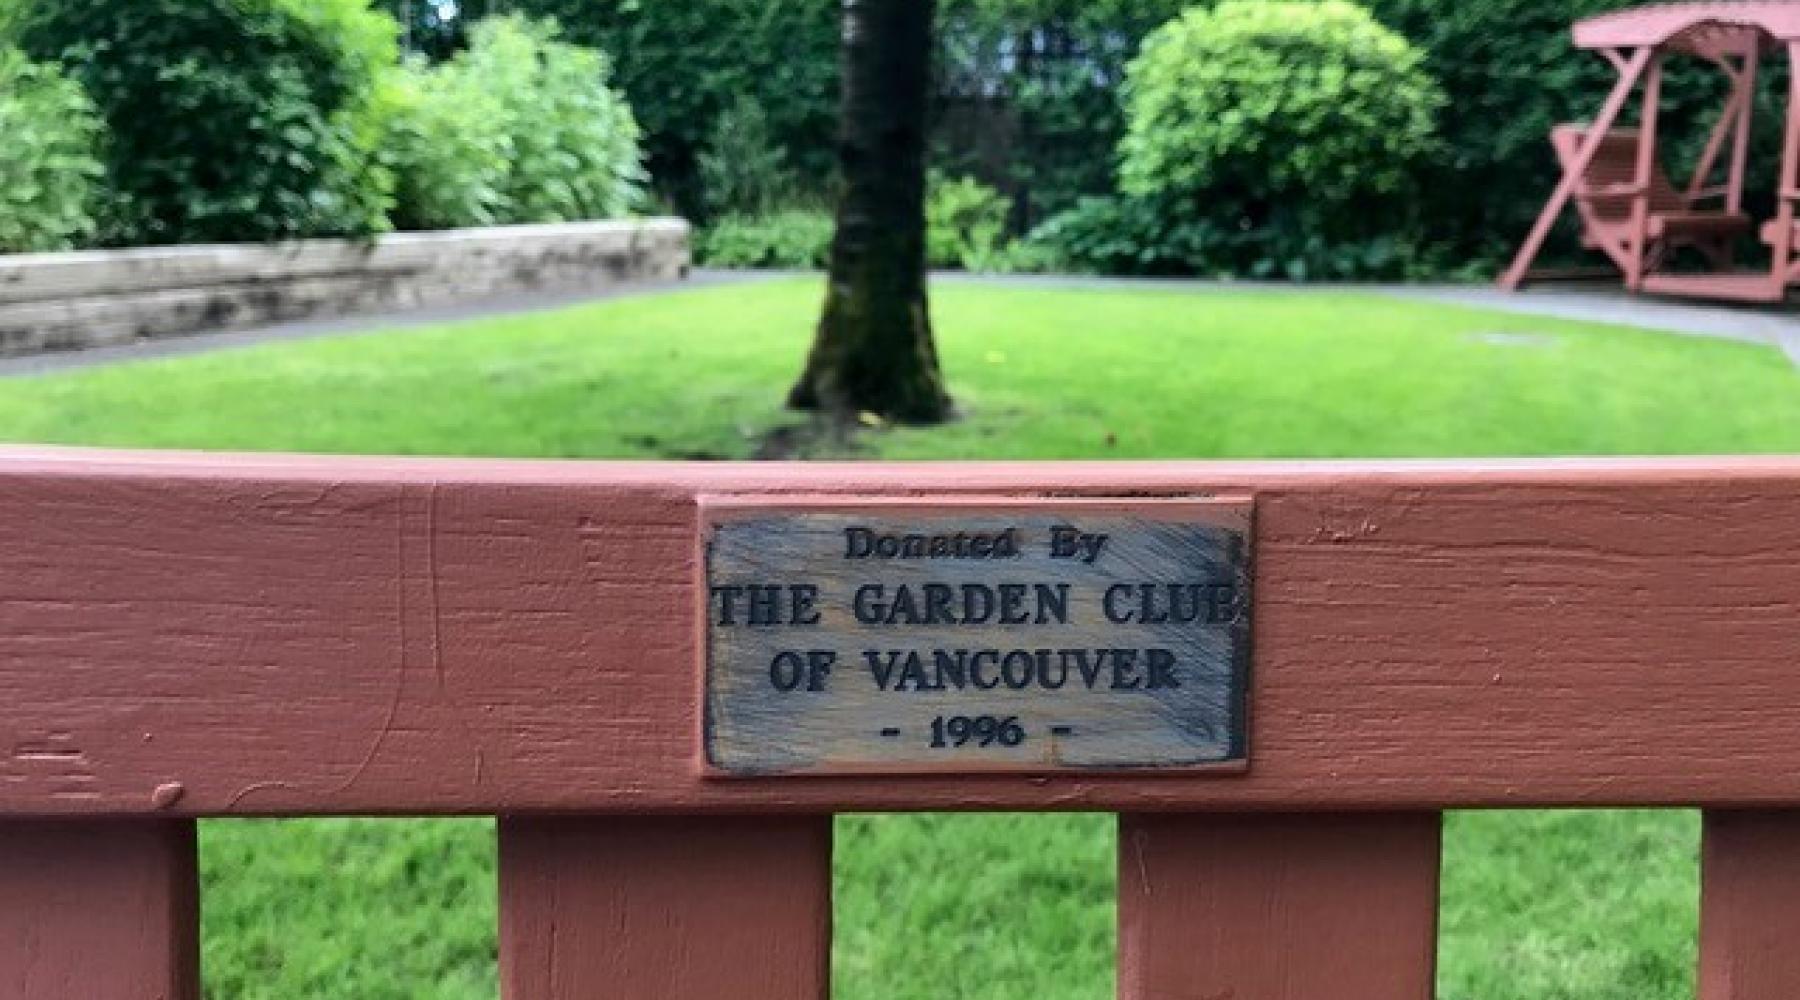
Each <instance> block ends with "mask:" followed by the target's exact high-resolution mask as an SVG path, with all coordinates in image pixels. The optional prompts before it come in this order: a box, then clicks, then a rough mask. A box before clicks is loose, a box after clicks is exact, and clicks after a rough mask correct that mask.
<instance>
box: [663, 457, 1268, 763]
mask: <svg viewBox="0 0 1800 1000" xmlns="http://www.w3.org/2000/svg"><path fill="white" fill-rule="evenodd" d="M694 503H695V507H696V509H697V518H696V531H695V532H694V575H695V581H694V588H693V590H694V597H693V615H694V619H693V621H694V646H695V655H694V691H693V697H694V699H695V702H694V703H695V707H696V711H695V712H694V732H693V734H692V735H693V749H694V758H693V759H694V763H695V766H696V768H697V770H698V772H699V774H700V776H701V777H702V778H705V779H708V780H715V779H716V780H719V781H725V782H733V783H738V782H754V781H771V780H773V781H791V780H796V779H813V780H819V779H831V778H858V777H861V778H867V777H891V778H939V779H943V778H956V777H990V778H991V777H1005V776H1009V775H1011V776H1017V777H1021V778H1026V779H1030V780H1042V779H1044V778H1051V777H1057V778H1069V779H1075V780H1082V781H1097V780H1098V781H1104V780H1106V779H1108V778H1114V777H1116V778H1144V777H1159V776H1160V777H1170V778H1196V777H1200V778H1205V777H1212V778H1221V777H1241V776H1243V775H1246V774H1248V773H1249V771H1250V747H1251V735H1252V729H1253V723H1254V720H1253V713H1252V708H1253V699H1252V697H1251V695H1252V693H1253V690H1254V684H1255V671H1254V667H1255V656H1254V645H1255V631H1256V630H1255V620H1256V588H1255V584H1256V507H1257V504H1256V496H1255V495H1254V494H1252V493H1245V492H1230V493H1216V494H1215V493H1198V494H1183V493H1168V494H1156V495H1150V496H1141V495H1138V496H1115V495H1096V494H1070V495H1066V496H1065V495H1058V494H1054V493H1044V492H1035V493H949V494H932V493H905V494H879V495H872V496H871V495H856V496H847V495H844V494H836V493H818V492H811V493H778V494H774V493H729V492H726V493H722V492H713V493H700V494H697V495H696V496H695V497H694ZM871 510H872V511H878V512H881V513H884V514H907V513H913V514H918V515H921V516H931V517H938V516H953V515H954V514H955V513H956V512H959V511H966V512H971V513H974V512H982V511H996V510H999V511H1025V512H1034V511H1035V512H1043V511H1055V510H1083V511H1089V512H1101V513H1117V514H1131V515H1134V516H1138V517H1144V518H1147V519H1151V520H1168V521H1181V522H1193V521H1195V520H1202V521H1210V522H1212V523H1215V524H1219V525H1221V526H1223V527H1227V528H1230V529H1232V530H1235V531H1238V532H1240V533H1241V536H1242V538H1243V545H1244V553H1243V562H1242V574H1243V581H1244V593H1245V607H1246V613H1245V615H1244V620H1243V621H1241V622H1239V623H1237V624H1236V625H1234V626H1233V629H1234V630H1236V631H1238V632H1239V634H1238V635H1237V636H1236V637H1234V643H1233V648H1234V649H1235V651H1236V656H1235V660H1236V662H1235V663H1234V664H1233V671H1232V676H1233V679H1234V683H1233V684H1232V686H1231V692H1230V697H1231V701H1232V704H1233V708H1234V713H1233V714H1234V717H1235V725H1233V726H1232V729H1231V734H1230V742H1231V745H1232V748H1233V751H1234V752H1233V755H1232V756H1231V757H1230V758H1228V759H1226V760H1221V761H1212V762H1208V763H1203V764H1167V765H1143V764H1127V765H1119V766H1116V767H1108V766H1091V767H1084V766H1075V765H1066V764H1065V765H1055V764H1038V763H1024V764H1019V763H1009V762H995V763H993V764H979V763H976V764H971V763H968V762H959V763H956V764H950V765H934V764H928V763H875V762H870V763H849V764H831V765H823V766H812V767H805V768H799V769H796V770H789V771H771V772H766V773H752V772H746V771H733V770H727V769H725V768H721V767H719V766H717V765H716V764H714V763H713V761H712V758H711V754H710V753H709V746H710V743H711V736H712V699H711V698H710V697H709V690H708V684H707V681H708V674H709V672H710V670H711V658H712V644H711V641H710V635H709V628H708V625H707V615H708V607H709V601H708V592H709V591H708V580H709V579H710V576H711V572H710V570H711V562H712V539H713V534H714V532H716V531H717V529H718V528H719V527H720V526H721V525H724V524H729V523H731V522H733V521H742V520H751V519H754V518H758V517H766V516H768V515H769V514H771V513H780V512H791V513H795V514H806V513H842V512H856V511H871Z"/></svg>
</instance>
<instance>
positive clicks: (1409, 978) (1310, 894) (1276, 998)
mask: <svg viewBox="0 0 1800 1000" xmlns="http://www.w3.org/2000/svg"><path fill="white" fill-rule="evenodd" d="M1439 830H1440V818H1439V816H1438V814H1436V813H1376V814H1368V815H1350V814H1323V815H1255V814H1251V815H1236V816H1228V815H1219V816H1214V815H1179V816H1175V815H1171V816H1151V815H1127V816H1123V817H1121V818H1120V824H1119V996H1120V997H1121V998H1122V1000H1215V998H1230V1000H1319V998H1322V997H1330V998H1331V1000H1430V998H1431V996H1432V991H1433V977H1434V974H1435V968H1436V958H1437V911H1438V845H1439Z"/></svg>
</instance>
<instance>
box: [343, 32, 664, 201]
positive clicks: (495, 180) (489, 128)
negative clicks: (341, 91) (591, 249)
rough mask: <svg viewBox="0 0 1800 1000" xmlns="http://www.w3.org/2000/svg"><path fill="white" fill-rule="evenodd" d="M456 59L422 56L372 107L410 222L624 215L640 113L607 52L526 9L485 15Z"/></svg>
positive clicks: (634, 197)
mask: <svg viewBox="0 0 1800 1000" xmlns="http://www.w3.org/2000/svg"><path fill="white" fill-rule="evenodd" d="M471 38H472V43H471V45H470V47H469V48H468V50H466V51H464V52H462V53H459V54H458V55H457V56H456V57H455V58H453V59H451V60H450V61H449V62H446V63H442V64H439V65H437V66H428V65H426V64H424V63H423V62H420V61H416V60H412V61H408V62H407V63H405V64H404V65H402V66H401V67H400V68H399V69H398V70H396V71H394V72H392V73H390V74H388V75H387V77H386V78H385V79H384V80H383V81H382V83H381V85H380V86H379V87H378V88H377V91H376V94H377V96H376V99H375V100H374V101H373V102H372V108H371V115H372V117H373V118H374V119H375V121H376V123H377V125H376V127H377V128H378V129H379V131H380V133H381V135H382V136H383V141H382V143H381V148H382V151H383V152H382V157H383V162H384V163H385V164H386V165H387V166H388V167H389V168H390V169H391V171H392V173H393V174H394V177H395V184H394V186H395V198H394V221H395V222H396V223H397V224H398V225H399V226H401V227H402V228H407V229H441V228H449V227H455V226H481V225H494V224H503V223H525V222H564V221H573V220H580V219H601V218H612V217H617V216H621V215H625V214H627V213H628V212H630V211H631V209H632V208H633V207H634V206H635V205H636V203H637V201H638V199H639V197H640V195H641V182H642V180H643V167H642V165H641V155H640V153H639V150H638V128H637V122H636V120H635V119H634V118H633V117H632V114H631V109H630V108H629V107H627V106H626V104H625V102H624V100H623V99H622V98H621V97H620V96H619V95H618V94H617V93H615V92H613V91H612V90H610V89H608V87H607V86H606V79H607V68H606V62H605V59H604V57H603V56H601V55H600V54H599V53H597V52H592V51H589V50H587V49H583V48H579V47H577V46H573V45H569V44H567V43H564V42H560V41H558V40H557V29H556V26H555V25H554V24H552V23H549V22H544V21H533V20H530V19H528V18H524V17H519V16H510V17H502V18H495V19H490V20H486V21H482V22H480V23H478V24H476V25H475V26H474V27H473V29H471Z"/></svg>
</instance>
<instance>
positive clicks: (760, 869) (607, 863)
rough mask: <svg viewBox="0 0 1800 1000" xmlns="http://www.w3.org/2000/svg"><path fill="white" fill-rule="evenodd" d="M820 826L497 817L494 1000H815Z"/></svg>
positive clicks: (795, 820) (822, 922)
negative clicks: (497, 999) (497, 991)
mask: <svg viewBox="0 0 1800 1000" xmlns="http://www.w3.org/2000/svg"><path fill="white" fill-rule="evenodd" d="M830 956H831V820H830V818H829V817H814V816H798V817H752V818H743V817H738V818H712V819H692V818H689V819H681V818H647V817H614V818H607V819H509V820H503V821H502V822H501V825H500V976H501V982H502V987H501V995H502V997H503V998H504V1000H591V998H596V997H620V998H627V997H628V998H630V1000H719V998H721V997H731V998H734V1000H825V997H826V996H827V994H828V993H829V989H830V971H831V958H830Z"/></svg>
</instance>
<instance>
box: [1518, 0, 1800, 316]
mask: <svg viewBox="0 0 1800 1000" xmlns="http://www.w3.org/2000/svg"><path fill="white" fill-rule="evenodd" d="M1574 37H1575V44H1576V46H1577V47H1579V48H1583V49H1588V50H1591V51H1596V52H1599V53H1600V54H1601V55H1602V56H1604V57H1605V58H1606V59H1607V61H1608V62H1610V63H1611V64H1612V66H1613V67H1614V68H1615V69H1616V70H1618V73H1619V80H1618V83H1617V84H1616V85H1615V86H1614V88H1613V91H1612V94H1611V95H1610V96H1609V97H1608V98H1607V100H1606V102H1605V104H1604V105H1603V106H1602V107H1601V109H1600V112H1599V114H1598V115H1596V116H1595V119H1594V121H1593V122H1592V123H1577V124H1565V125H1560V126H1557V127H1556V128H1555V129H1554V130H1552V133H1551V143H1552V145H1553V146H1554V148H1555V150H1556V155H1557V159H1558V161H1559V163H1560V164H1561V166H1562V171H1563V177H1562V181H1561V183H1559V184H1558V185H1557V188H1556V190H1555V192H1554V193H1553V194H1552V195H1551V197H1550V200H1549V202H1548V203H1547V204H1545V206H1544V209H1543V212H1542V213H1541V214H1540V215H1539V217H1538V220H1537V223H1536V224H1535V225H1534V226H1533V227H1532V230H1531V233H1530V234H1529V235H1528V236H1527V237H1526V239H1525V242H1524V243H1523V245H1521V246H1520V248H1519V251H1518V254H1517V256H1515V257H1514V259H1513V263H1512V265H1511V266H1510V267H1509V268H1508V269H1507V270H1506V271H1505V272H1504V273H1503V274H1502V275H1501V276H1500V285H1501V287H1503V288H1506V289H1509V290H1513V289H1517V288H1519V287H1521V286H1523V285H1524V284H1525V283H1526V282H1528V281H1530V280H1532V279H1533V278H1536V277H1541V276H1543V275H1542V274H1541V273H1540V272H1536V271H1534V270H1532V264H1533V262H1534V261H1535V260H1536V258H1537V256H1538V254H1539V253H1540V252H1541V251H1542V250H1543V248H1544V244H1545V242H1546V241H1547V240H1548V239H1549V236H1550V233H1551V230H1552V228H1553V227H1554V225H1555V223H1556V221H1557V219H1558V217H1559V216H1560V215H1561V214H1562V212H1563V210H1564V209H1565V208H1566V207H1567V206H1568V205H1569V204H1570V203H1571V202H1573V203H1574V205H1575V207H1576V209H1577V211H1578V214H1579V216H1580V220H1581V243H1582V246H1584V247H1586V248H1588V249H1594V250H1599V251H1601V252H1603V253H1604V254H1605V255H1606V256H1607V258H1608V259H1609V260H1610V261H1611V262H1612V264H1613V265H1614V266H1615V267H1616V268H1617V269H1618V271H1619V273H1620V274H1621V275H1622V276H1623V278H1624V281H1625V286H1626V287H1627V288H1628V289H1630V290H1632V291H1634V292H1635V291H1645V292H1654V293H1662V294H1669V295H1681V296H1692V297H1699V298H1715V299H1727V300H1736V301H1746V302H1780V301H1782V300H1784V299H1785V298H1786V297H1787V296H1788V293H1789V290H1790V289H1791V288H1793V287H1795V286H1800V215H1797V213H1800V72H1796V71H1795V70H1800V4H1797V3H1794V2H1793V0H1727V2H1702V3H1674V4H1655V5H1651V6H1647V7H1638V8H1632V9H1628V10H1620V11H1614V12H1612V13H1608V14H1602V15H1598V16H1596V17H1591V18H1588V19H1586V20H1583V21H1580V22H1578V23H1577V24H1576V25H1575V29H1574ZM1782 51H1785V52H1786V53H1787V54H1788V57H1789V63H1790V66H1791V67H1792V68H1791V69H1790V78H1791V83H1790V92H1789V95H1788V107H1787V120H1786V125H1785V129H1784V132H1783V147H1782V148H1783V154H1782V163H1781V172H1780V178H1779V181H1778V186H1777V190H1776V205H1777V211H1776V215H1775V217H1774V218H1772V219H1770V220H1768V221H1767V222H1766V223H1765V224H1764V225H1762V226H1761V227H1756V226H1755V225H1754V224H1753V223H1752V221H1751V220H1750V219H1749V217H1748V216H1747V215H1745V214H1744V210H1743V208H1744V175H1745V168H1746V164H1747V158H1748V150H1749V142H1750V133H1751V129H1752V127H1753V124H1754V122H1753V115H1752V112H1753V110H1754V106H1755V102H1756V94H1757V73H1758V69H1759V66H1760V65H1761V63H1762V61H1763V59H1764V58H1765V56H1767V55H1768V54H1770V53H1776V52H1782ZM1672 54H1673V55H1685V56H1692V57H1697V58H1701V59H1705V60H1707V61H1710V62H1712V63H1713V64H1714V65H1716V66H1717V67H1718V68H1719V70H1720V71H1721V72H1722V73H1723V74H1724V75H1725V77H1726V79H1727V80H1728V81H1729V82H1730V84H1731V92H1730V96H1729V98H1728V99H1727V100H1726V103H1725V106H1724V108H1723V109H1721V111H1720V114H1719V118H1718V121H1717V123H1716V124H1715V126H1714V128H1713V131H1712V134H1711V135H1710V136H1709V138H1708V140H1707V143H1706V147H1705V150H1704V152H1702V153H1701V155H1700V159H1699V161H1698V163H1697V164H1696V166H1695V169H1694V172H1693V176H1692V179H1691V181H1690V182H1689V184H1688V186H1687V188H1686V189H1685V190H1677V189H1676V188H1675V186H1674V185H1673V184H1672V183H1671V182H1670V181H1669V178H1668V176H1667V174H1665V173H1664V171H1663V166H1662V164H1661V162H1660V160H1659V158H1658V146H1659V136H1658V131H1657V124H1658V123H1657V118H1658V112H1659V110H1660V105H1661V101H1662V85H1663V65H1664V62H1665V60H1666V58H1667V57H1668V56H1669V55H1672ZM1640 84H1641V86H1642V89H1643V94H1642V99H1641V109H1642V110H1641V112H1640V115H1639V124H1638V126H1637V127H1636V128H1623V127H1620V126H1619V125H1618V124H1617V123H1618V121H1619V118H1620V116H1621V114H1622V112H1623V111H1624V109H1625V106H1626V104H1627V103H1628V102H1629V100H1630V98H1631V96H1632V94H1633V93H1634V92H1635V91H1636V90H1637V89H1638V87H1639V86H1640ZM1721 166H1723V172H1724V177H1723V180H1722V181H1721V182H1717V183H1715V182H1714V180H1713V178H1714V175H1715V173H1716V172H1717V171H1718V169H1719V168H1720V167H1721ZM1752 232H1755V233H1756V234H1758V235H1760V236H1761V238H1762V241H1763V242H1764V243H1765V244H1767V246H1768V248H1769V254H1770V262H1769V266H1768V267H1767V268H1766V269H1763V270H1746V269H1741V268H1737V267H1735V266H1734V250H1735V247H1734V244H1735V243H1736V242H1737V241H1738V239H1739V237H1741V236H1743V235H1745V234H1748V233H1752ZM1682 247H1693V248H1695V249H1697V250H1699V251H1700V252H1701V253H1702V254H1703V255H1704V256H1705V258H1706V261H1707V263H1708V264H1709V266H1710V267H1711V270H1709V271H1704V272H1683V271H1676V270H1670V269H1668V268H1667V265H1669V264H1670V263H1672V261H1673V258H1674V252H1675V251H1676V250H1679V249H1681V248H1682Z"/></svg>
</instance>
